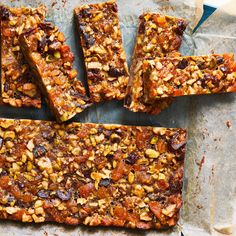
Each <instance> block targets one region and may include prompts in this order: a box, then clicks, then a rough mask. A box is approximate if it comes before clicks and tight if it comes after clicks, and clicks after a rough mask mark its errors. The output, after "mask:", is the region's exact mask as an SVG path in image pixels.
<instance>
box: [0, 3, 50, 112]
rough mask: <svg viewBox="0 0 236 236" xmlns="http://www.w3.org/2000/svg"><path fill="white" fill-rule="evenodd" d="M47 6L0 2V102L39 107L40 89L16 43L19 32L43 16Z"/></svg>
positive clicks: (16, 105) (37, 21) (17, 42)
mask: <svg viewBox="0 0 236 236" xmlns="http://www.w3.org/2000/svg"><path fill="white" fill-rule="evenodd" d="M45 14H46V9H45V6H43V5H41V6H39V7H38V8H30V7H22V8H8V7H5V6H0V18H1V93H2V98H1V99H2V102H3V103H5V104H9V105H11V106H14V107H22V106H31V107H36V108H40V107H41V95H40V91H39V89H38V88H37V86H36V85H35V83H34V76H33V75H32V73H31V71H30V69H29V66H28V64H27V63H26V61H25V60H24V57H23V55H22V52H21V50H20V45H19V35H21V34H22V33H24V32H25V31H27V30H28V29H30V28H32V27H35V26H36V25H37V24H38V23H39V22H41V21H43V20H44V18H45Z"/></svg>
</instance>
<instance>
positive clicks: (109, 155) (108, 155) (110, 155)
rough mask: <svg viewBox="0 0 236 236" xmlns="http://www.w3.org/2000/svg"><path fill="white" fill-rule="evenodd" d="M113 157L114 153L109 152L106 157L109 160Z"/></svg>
mask: <svg viewBox="0 0 236 236" xmlns="http://www.w3.org/2000/svg"><path fill="white" fill-rule="evenodd" d="M113 157H114V155H112V154H107V155H106V158H107V159H108V160H111V159H112V158H113Z"/></svg>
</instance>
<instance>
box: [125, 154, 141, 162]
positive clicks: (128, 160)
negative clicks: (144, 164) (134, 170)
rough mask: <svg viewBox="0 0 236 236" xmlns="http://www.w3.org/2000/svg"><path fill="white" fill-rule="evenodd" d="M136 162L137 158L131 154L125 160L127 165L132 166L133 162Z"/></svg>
mask: <svg viewBox="0 0 236 236" xmlns="http://www.w3.org/2000/svg"><path fill="white" fill-rule="evenodd" d="M137 160H138V156H137V154H136V153H134V152H132V153H130V154H129V156H128V157H127V158H126V159H125V163H126V164H129V165H134V164H135V162H136V161H137Z"/></svg>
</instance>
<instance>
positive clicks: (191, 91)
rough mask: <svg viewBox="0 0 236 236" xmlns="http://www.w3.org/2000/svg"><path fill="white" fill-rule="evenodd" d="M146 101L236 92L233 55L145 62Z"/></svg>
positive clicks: (235, 68) (143, 66) (157, 59)
mask: <svg viewBox="0 0 236 236" xmlns="http://www.w3.org/2000/svg"><path fill="white" fill-rule="evenodd" d="M140 70H142V74H143V81H144V94H145V99H146V101H153V100H155V99H159V98H164V97H177V96H185V95H198V94H214V93H225V92H236V63H235V61H234V55H233V54H213V55H206V56H186V57H175V58H156V59H154V60H144V62H143V64H142V67H141V69H140Z"/></svg>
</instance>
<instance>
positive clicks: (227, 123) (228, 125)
mask: <svg viewBox="0 0 236 236" xmlns="http://www.w3.org/2000/svg"><path fill="white" fill-rule="evenodd" d="M226 126H227V127H228V128H231V122H230V121H229V120H227V121H226Z"/></svg>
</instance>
